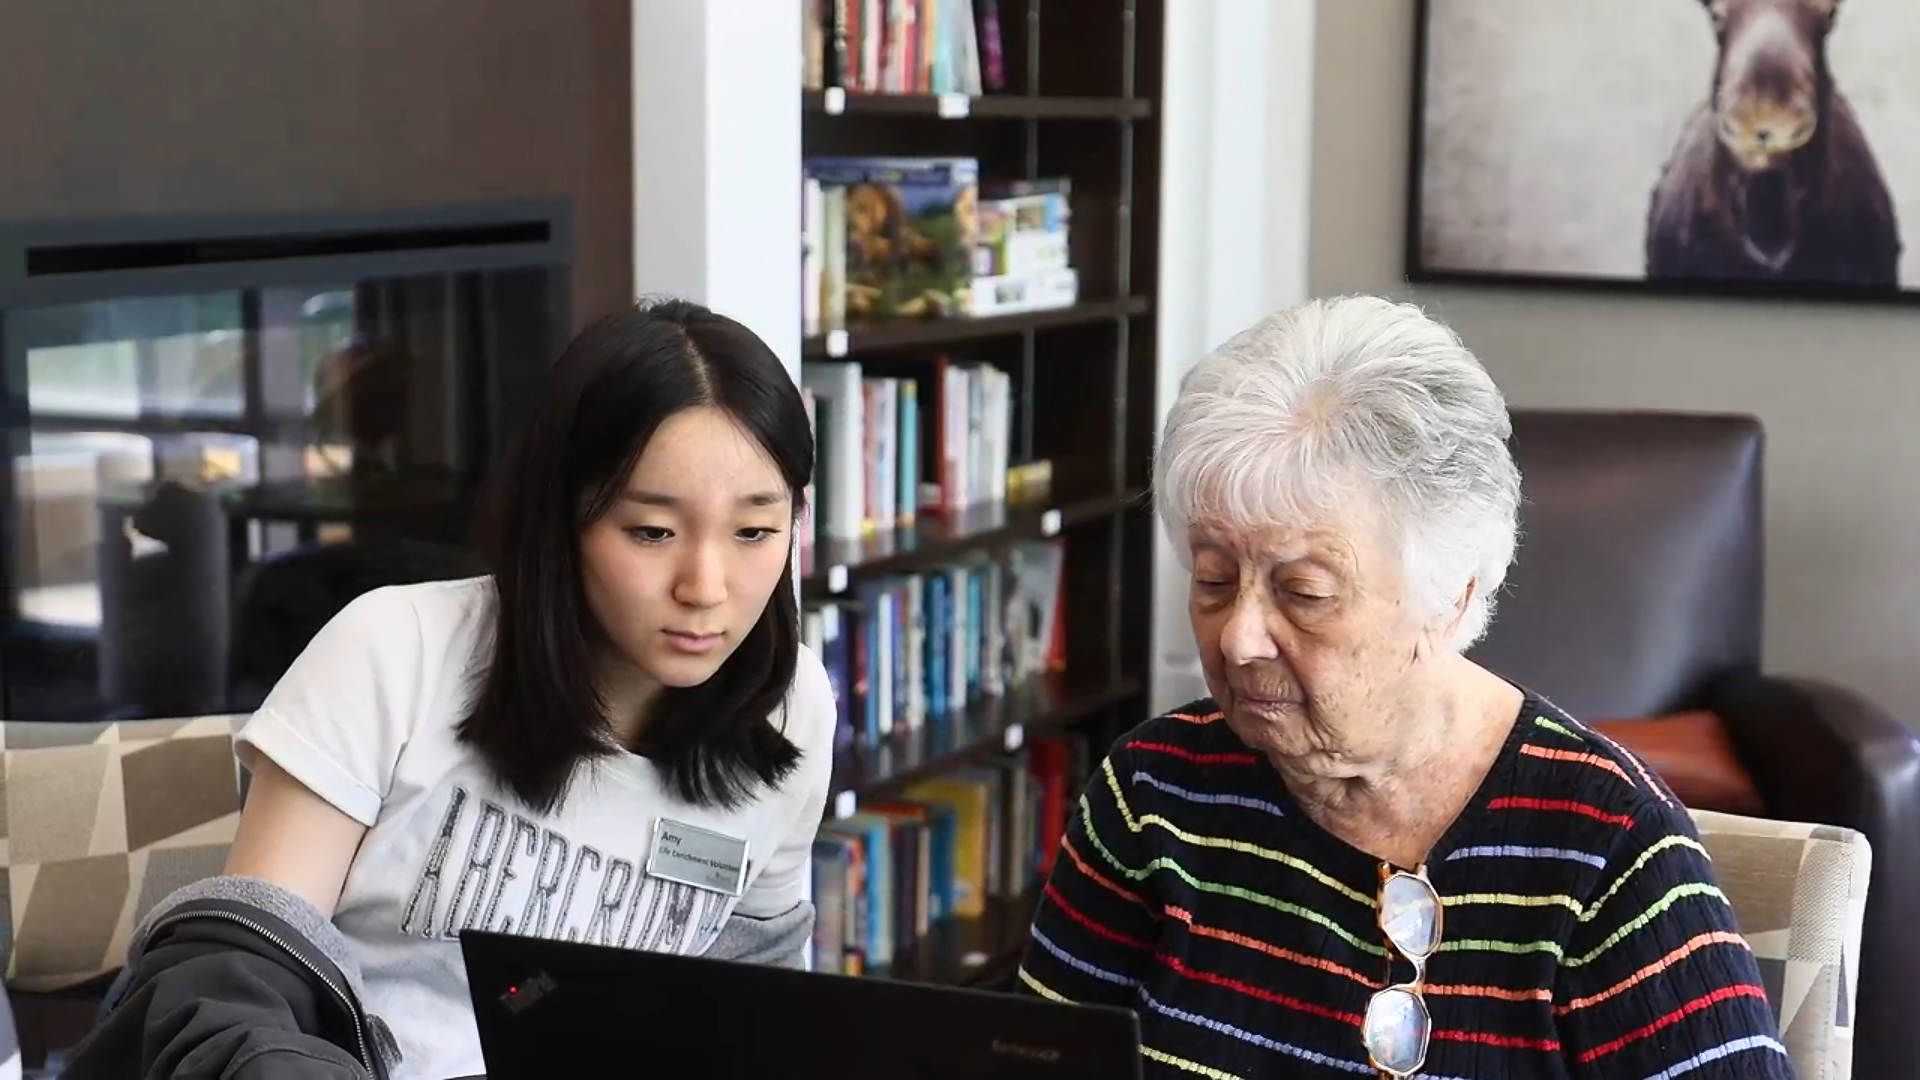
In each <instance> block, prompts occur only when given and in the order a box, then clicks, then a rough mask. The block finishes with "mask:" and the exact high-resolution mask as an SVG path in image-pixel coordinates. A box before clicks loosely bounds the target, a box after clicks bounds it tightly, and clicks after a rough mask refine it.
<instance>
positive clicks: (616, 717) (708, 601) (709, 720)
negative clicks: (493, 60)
mask: <svg viewBox="0 0 1920 1080" xmlns="http://www.w3.org/2000/svg"><path fill="white" fill-rule="evenodd" d="M551 386H552V389H551V395H550V397H549V399H548V400H547V401H546V402H545V404H544V406H543V407H542V408H541V409H540V411H539V412H538V414H537V415H536V417H535V418H534V420H533V421H532V423H531V425H530V427H529V429H528V430H527V431H526V433H525V434H524V435H523V436H522V439H521V442H520V444H519V446H518V447H517V449H516V452H515V455H514V457H513V458H512V459H511V463H510V467H509V472H508V474H507V477H506V484H505V485H504V487H503V488H502V489H501V492H500V498H499V505H498V506H497V508H496V509H497V512H498V518H499V535H498V549H499V550H498V551H497V553H496V559H497V561H496V568H497V569H496V573H495V574H494V575H493V576H491V577H485V578H475V579H470V580H465V581H450V582H436V583H432V584H425V585H414V586H405V587H398V588H387V589H380V590H376V591H374V592H371V593H368V594H366V595H364V596H362V597H360V598H359V599H357V600H355V601H354V602H353V603H352V604H350V605H349V606H348V607H347V608H346V609H345V610H344V611H342V612H341V613H340V614H339V615H338V616H337V617H336V618H334V620H333V621H332V622H331V623H329V624H328V625H327V627H326V628H325V629H324V630H322V631H321V632H320V634H319V635H318V636H316V637H315V638H314V640H313V642H312V643H311V644H310V645H309V646H308V647H307V649H306V651H305V652H304V653H303V654H302V655H301V657H300V659H299V660H298V661H297V662H296V663H295V664H294V665H293V667H292V669H291V670H289V671H288V672H287V674H286V676H285V677H284V678H283V679H282V680H281V681H280V683H279V684H278V685H277V686H276V687H275V688H274V690H273V692H272V693H271V694H270V695H269V697H268V698H267V700H266V702H265V704H264V705H262V707H261V708H260V710H259V711H258V712H257V713H256V714H255V715H254V717H253V719H252V720H251V721H250V722H249V723H248V724H247V726H246V728H245V730H244V731H243V733H242V734H241V736H240V739H239V744H240V752H241V755H242V758H243V760H244V761H245V762H246V764H247V765H248V766H249V767H250V768H251V770H252V772H253V780H252V788H251V791H250V794H249V797H248V799H247V803H246V809H245V811H244V812H243V814H242V815H241V820H240V829H239V835H238V837H237V839H236V841H235V843H234V845H233V850H232V854H231V856H230V858H229V860H228V864H227V872H228V873H229V874H236V875H246V876H251V877H255V878H262V879H265V880H267V881H269V882H271V883H273V884H276V885H279V886H281V887H282V888H284V889H287V890H289V891H291V892H293V893H296V894H298V895H299V896H300V897H302V898H304V899H306V900H307V901H309V902H311V903H312V904H314V905H315V906H316V907H318V908H319V909H320V911H322V912H324V913H327V914H330V915H331V917H332V919H333V923H334V925H335V926H337V927H338V928H339V929H340V930H341V931H342V933H344V935H345V936H346V938H347V940H348V943H349V946H350V948H351V950H352V952H353V957H352V959H353V960H355V961H356V962H357V963H358V964H359V965H360V968H361V975H362V977H363V979H364V983H365V993H366V1002H365V1004H366V1006H367V1008H368V1010H369V1011H370V1012H372V1013H375V1014H377V1015H379V1016H380V1017H381V1018H382V1019H384V1020H385V1021H386V1023H387V1025H388V1026H389V1027H390V1028H391V1029H392V1030H393V1032H394V1035H395V1036H396V1038H397V1041H398V1042H399V1044H400V1050H401V1051H402V1054H403V1055H404V1061H403V1065H402V1068H401V1071H402V1073H403V1074H404V1075H405V1076H408V1077H434V1078H438V1077H448V1076H459V1075H466V1074H474V1073H481V1072H483V1071H484V1067H483V1064H482V1062H481V1057H480V1048H479V1042H478V1035H477V1033H476V1031H475V1026H474V1020H473V1014H472V1007H471V1005H470V1003H469V998H468V992H467V986H466V976H465V971H464V968H463V967H462V962H461V956H460V946H459V943H458V935H459V934H460V932H461V931H463V930H467V929H477V930H489V931H497V932H505V933H512V934H525V935H532V936H538V937H547V938H559V939H564V940H568V941H586V942H592V943H597V944H604V945H613V946H621V947H626V948H636V949H651V950H671V951H674V952H679V953H691V954H697V953H702V952H705V951H707V950H708V949H709V947H710V946H712V945H713V943H714V942H715V940H716V939H717V938H719V937H720V936H721V935H722V933H723V931H727V932H730V933H733V934H735V935H738V934H740V933H742V932H743V931H742V929H741V928H742V926H743V925H744V926H745V927H746V930H745V931H744V932H745V933H747V934H748V935H750V936H753V935H757V937H758V939H759V940H760V941H761V942H762V943H763V944H764V943H766V942H769V941H777V942H778V943H779V944H778V947H777V948H772V949H768V948H762V949H761V950H760V955H759V956H758V958H759V959H761V960H763V961H766V962H773V963H787V964H793V965H798V964H799V963H800V962H801V960H800V957H801V955H802V954H801V950H802V949H803V948H804V942H805V939H806V937H807V934H808V933H809V932H810V931H811V927H812V907H811V904H810V903H809V902H808V898H809V860H810V852H811V848H812V843H813V838H814V831H815V828H816V826H817V825H818V823H819V820H820V816H821V811H822V808H823V805H824V803H825V801H826V795H827V786H828V774H829V772H830V768H831V758H832V742H833V725H834V707H833V699H832V694H831V691H830V690H829V688H828V684H827V677H826V672H825V671H824V669H822V668H821V666H820V661H819V659H818V658H817V657H815V656H814V655H813V654H812V653H811V652H810V651H809V650H807V649H806V648H805V647H804V646H802V645H801V644H800V640H799V615H798V611H797V608H796V602H795V597H794V591H793V580H792V576H791V570H790V567H791V565H792V560H791V554H792V537H793V525H794V522H795V520H796V517H797V515H798V514H799V513H800V511H801V496H802V492H803V490H804V487H805V485H806V483H807V479H808V476H809V475H810V474H811V472H812V469H813V441H812V437H811V435H810V433H809V429H808V424H807V417H806V412H805V406H804V405H803V403H802V401H801V397H800V393H799V391H798V390H797V389H796V388H795V386H794V384H793V381H792V379H790V378H789V377H788V375H787V374H786V372H785V371H784V370H783V369H782V367H781V365H780V362H779V360H778V359H777V358H775V356H774V355H773V353H772V352H771V351H770V350H769V349H768V348H767V346H766V345H765V344H764V343H762V342H761V341H760V340H759V339H758V338H756V337H755V336H754V335H753V334H752V332H750V331H748V330H747V329H746V328H745V327H743V326H741V325H740V324H738V323H736V322H734V321H732V320H730V319H727V318H724V317H722V316H719V315H716V314H714V313H712V312H710V311H707V310H705V309H704V308H701V307H699V306H697V305H694V304H688V303H682V302H667V303H662V304H658V305H653V306H641V307H636V308H634V309H633V310H630V311H626V312H622V313H620V314H618V315H615V316H612V317H610V318H608V319H606V320H604V321H602V322H600V323H598V324H597V325H595V326H593V327H592V328H590V329H588V330H587V331H585V332H584V333H582V334H581V335H580V337H579V338H578V339H576V340H575V341H574V342H573V344H572V345H571V346H570V347H569V348H568V349H567V351H566V353H565V354H564V355H563V356H562V357H561V358H560V360H559V363H558V365H557V366H556V367H555V368H554V370H553V373H552V384H551ZM691 848H697V849H698V851H699V854H700V856H701V857H700V858H699V859H693V858H687V857H685V856H683V855H680V854H679V853H681V852H683V851H685V850H688V849H691ZM734 951H735V952H736V953H737V950H734Z"/></svg>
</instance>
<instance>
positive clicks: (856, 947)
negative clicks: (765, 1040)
mask: <svg viewBox="0 0 1920 1080" xmlns="http://www.w3.org/2000/svg"><path fill="white" fill-rule="evenodd" d="M1086 759H1087V754H1086V749H1085V744H1084V743H1083V742H1082V741H1081V740H1078V739H1069V738H1057V737H1056V738H1045V739H1035V740H1033V741H1032V742H1030V743H1028V744H1027V747H1026V749H1025V750H1024V752H1022V753H1019V754H1013V755H1007V756H1004V757H1000V758H996V759H993V760H991V761H988V762H986V763H984V764H983V765H981V766H980V767H978V768H974V769H967V770H962V771H958V772H954V773H950V774H947V775H945V776H941V777H938V778H936V779H932V780H926V781H922V782H921V783H919V784H917V785H915V786H914V787H912V788H911V789H909V790H908V791H906V792H905V793H904V794H903V796H902V797H901V798H900V799H898V800H892V801H886V802H871V803H866V804H864V805H862V806H861V807H860V808H859V812H857V813H855V814H853V815H851V816H849V817H844V818H838V819H835V820H832V821H829V822H826V823H824V824H823V825H822V826H821V829H820V834H819V836H818V838H817V839H816V840H815V841H814V845H813V868H812V869H813V898H814V900H813V902H814V906H815V908H816V910H817V913H818V917H817V921H816V922H815V924H814V937H813V965H814V970H816V971H827V972H834V973H838V974H847V975H860V974H867V973H872V972H876V971H880V970H884V969H887V968H889V967H891V966H892V965H893V964H894V962H895V960H896V959H897V958H899V957H900V956H901V954H902V953H904V952H906V951H907V950H909V949H912V948H913V947H914V946H915V945H916V944H917V943H919V942H920V941H922V940H924V939H925V938H926V937H927V935H928V934H929V933H931V932H932V931H933V930H934V929H936V928H937V927H939V926H940V925H941V924H943V923H945V922H946V921H947V920H949V919H956V918H961V919H964V918H980V917H982V916H984V915H985V914H986V913H987V909H988V907H989V905H991V904H993V903H994V902H995V901H996V900H1011V899H1014V898H1017V897H1019V896H1021V895H1023V894H1024V893H1026V892H1027V891H1028V890H1030V889H1032V888H1033V887H1034V885H1035V883H1036V882H1038V881H1040V880H1043V879H1044V878H1045V876H1046V874H1047V873H1048V871H1049V870H1051V868H1052V862H1053V859H1054V858H1055V853H1056V851H1057V848H1058V843H1059V838H1060V836H1061V834H1062V833H1064V832H1065V831H1066V822H1067V813H1068V810H1069V807H1070V806H1071V799H1072V798H1073V792H1074V789H1075V785H1076V782H1077V781H1076V778H1077V777H1081V776H1084V775H1086V771H1087V760H1086Z"/></svg>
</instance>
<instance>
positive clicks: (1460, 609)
mask: <svg viewBox="0 0 1920 1080" xmlns="http://www.w3.org/2000/svg"><path fill="white" fill-rule="evenodd" d="M1479 588H1480V581H1479V579H1478V578H1468V579H1467V587H1466V588H1465V589H1462V590H1461V591H1460V596H1459V598H1458V599H1456V600H1454V602H1453V610H1452V611H1450V612H1448V613H1447V616H1446V618H1444V619H1438V620H1435V621H1434V622H1433V623H1432V624H1431V625H1430V626H1429V628H1428V631H1427V633H1425V634H1423V635H1421V638H1420V648H1419V649H1417V650H1416V655H1417V656H1428V655H1431V654H1433V653H1436V652H1440V651H1443V650H1444V649H1445V648H1446V643H1447V642H1450V641H1452V640H1453V636H1454V634H1455V633H1457V632H1458V631H1459V629H1460V620H1461V619H1464V618H1466V617H1467V608H1468V605H1470V604H1472V603H1473V596H1474V592H1475V591H1476V590H1478V589H1479Z"/></svg>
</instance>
